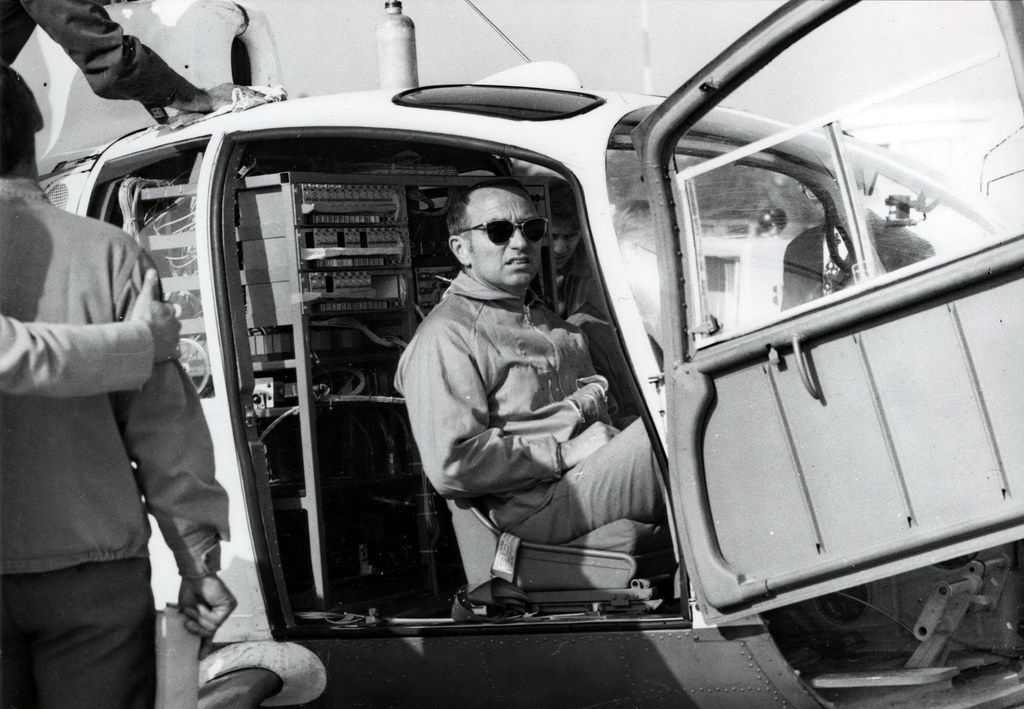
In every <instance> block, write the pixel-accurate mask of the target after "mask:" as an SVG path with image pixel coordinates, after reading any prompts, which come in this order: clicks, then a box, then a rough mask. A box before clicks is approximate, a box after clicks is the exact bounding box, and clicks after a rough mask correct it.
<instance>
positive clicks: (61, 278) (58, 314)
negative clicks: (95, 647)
mask: <svg viewBox="0 0 1024 709" xmlns="http://www.w3.org/2000/svg"><path fill="white" fill-rule="evenodd" d="M150 267H152V260H151V259H149V257H148V255H147V254H146V253H145V252H143V251H142V250H141V249H140V248H139V247H138V246H137V245H136V244H135V243H134V242H133V241H132V240H131V239H130V238H129V237H128V236H127V235H126V234H124V233H123V232H122V231H120V230H119V229H117V228H115V227H113V226H110V225H108V224H103V223H101V222H98V221H96V220H93V219H86V218H84V217H77V216H74V215H71V214H68V213H66V212H63V211H61V210H59V209H57V208H55V207H52V206H51V205H50V204H49V203H48V202H46V200H45V198H44V197H43V194H42V192H41V191H40V190H39V188H38V186H36V185H35V184H34V183H33V182H32V181H29V180H20V179H0V313H3V314H4V315H6V316H9V317H12V318H16V319H18V320H21V321H23V322H29V321H33V320H36V319H38V320H40V321H47V322H57V323H69V324H89V323H109V322H115V321H117V320H120V319H122V318H123V317H124V316H125V315H126V314H127V313H128V312H130V309H131V305H132V303H133V301H134V299H135V297H136V296H137V295H138V293H139V291H140V289H141V287H142V282H143V276H144V274H145V271H146V269H147V268H150ZM111 366H118V365H117V363H116V362H111ZM0 466H2V468H0V572H2V573H4V574H14V573H35V572H43V571H49V570H53V569H59V568H65V567H69V566H74V565H77V564H81V563H84V562H96V561H113V560H118V559H126V558H132V557H140V556H146V555H147V543H148V540H149V534H150V530H149V523H148V520H147V517H146V513H147V512H149V513H150V514H152V515H153V516H154V517H155V518H156V520H157V523H158V524H159V525H160V530H161V532H162V533H163V536H164V539H165V540H166V541H167V544H168V546H169V547H170V548H171V551H172V552H174V556H175V559H176V561H177V562H178V568H179V571H182V572H183V573H190V572H191V570H192V569H194V568H196V567H198V566H199V562H200V560H201V557H202V555H203V552H205V551H207V550H209V549H210V548H211V547H213V546H215V545H216V541H217V538H218V537H220V538H223V539H226V538H227V535H228V526H227V521H228V518H227V495H226V493H225V492H224V490H223V488H221V486H220V485H219V484H218V483H217V482H216V480H215V479H214V463H213V446H212V442H211V440H210V433H209V430H208V429H207V426H206V421H205V419H204V417H203V413H202V408H201V407H200V402H199V398H198V396H197V395H196V392H195V389H194V387H193V386H192V384H191V382H190V381H189V380H188V378H187V377H186V376H185V374H184V372H183V371H182V369H181V366H180V365H179V364H178V363H177V362H168V363H162V364H157V365H155V366H154V367H153V373H152V376H151V377H150V379H149V380H148V381H147V382H146V383H145V385H143V386H142V387H141V388H140V389H135V390H129V391H122V392H118V393H116V394H110V395H104V394H98V395H93V396H77V397H70V398H52V397H41V396H34V395H10V394H0Z"/></svg>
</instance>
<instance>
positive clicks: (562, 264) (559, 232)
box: [551, 218, 580, 273]
mask: <svg viewBox="0 0 1024 709" xmlns="http://www.w3.org/2000/svg"><path fill="white" fill-rule="evenodd" d="M579 243H580V225H579V222H577V221H576V220H575V219H557V218H556V219H552V221H551V255H552V256H553V257H554V259H555V270H556V271H558V272H559V273H562V272H563V271H565V269H566V268H567V267H568V265H569V261H570V260H571V259H572V255H573V254H574V253H575V252H576V246H577V245H578V244H579Z"/></svg>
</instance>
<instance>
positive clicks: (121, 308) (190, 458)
mask: <svg viewBox="0 0 1024 709" xmlns="http://www.w3.org/2000/svg"><path fill="white" fill-rule="evenodd" d="M150 267H151V260H150V258H149V256H148V254H146V253H145V252H142V253H140V254H139V255H138V259H137V260H136V261H135V262H134V263H133V264H128V267H127V273H125V274H124V275H122V276H121V277H119V279H118V281H117V282H118V283H120V286H118V287H119V288H120V291H119V295H118V298H117V301H118V302H117V313H116V314H117V315H124V314H126V313H131V312H133V310H134V309H135V308H136V307H137V304H138V302H139V300H140V299H141V296H140V292H142V293H144V292H145V290H146V286H145V285H144V279H143V277H142V273H143V270H144V269H147V268H150ZM147 276H148V273H147ZM115 410H116V413H117V418H118V421H119V423H120V425H121V437H122V439H123V441H124V444H125V448H126V449H127V451H128V454H129V456H130V457H131V459H132V461H133V462H134V463H135V466H136V471H135V479H136V481H137V482H138V485H139V489H140V491H141V493H142V495H143V497H145V501H146V509H147V511H148V512H149V513H150V514H152V515H153V517H155V518H156V521H157V524H158V525H159V526H160V531H161V533H162V534H163V537H164V541H166V542H167V546H169V547H170V549H171V551H172V552H173V554H174V560H175V561H176V562H177V565H178V573H179V574H180V575H181V579H182V581H181V591H180V593H179V597H178V600H179V604H180V605H181V608H182V610H183V612H184V613H185V615H186V616H188V620H187V621H186V623H185V625H186V627H187V628H188V629H189V630H190V631H191V632H193V633H196V634H198V635H204V636H206V637H212V636H213V634H214V632H215V631H216V630H217V628H218V627H219V626H220V625H221V623H223V622H224V621H225V620H226V619H227V617H228V616H229V615H230V614H231V612H232V611H233V610H234V609H235V605H236V601H235V598H234V596H233V595H232V594H231V591H229V590H228V588H227V587H226V586H225V585H224V583H223V582H222V581H221V580H220V577H219V576H218V575H217V573H218V572H219V571H220V541H221V540H227V539H228V538H229V530H228V496H227V493H226V492H225V491H224V488H222V487H221V486H220V484H219V483H218V482H217V480H216V478H215V476H214V456H213V441H212V440H211V438H210V431H209V428H208V427H207V425H206V419H205V417H204V416H203V409H202V406H201V404H200V401H199V396H198V395H197V394H196V391H195V388H194V387H193V386H192V382H191V381H189V379H188V377H187V376H185V372H184V371H183V370H182V368H181V365H180V364H178V362H177V361H173V362H163V363H160V364H157V365H155V366H154V367H153V374H152V376H151V377H150V378H149V380H148V381H147V382H146V383H145V385H144V386H143V387H142V388H141V389H139V390H137V391H131V392H120V393H118V394H117V395H116V398H115Z"/></svg>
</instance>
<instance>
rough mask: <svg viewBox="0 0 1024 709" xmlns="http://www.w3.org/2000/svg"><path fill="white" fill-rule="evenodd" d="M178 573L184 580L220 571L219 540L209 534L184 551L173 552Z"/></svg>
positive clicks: (214, 535)
mask: <svg viewBox="0 0 1024 709" xmlns="http://www.w3.org/2000/svg"><path fill="white" fill-rule="evenodd" d="M174 560H175V561H176V562H177V564H178V573H179V574H180V575H181V577H182V578H184V579H195V578H202V577H203V576H212V575H214V574H216V573H217V572H218V571H220V538H219V537H218V536H217V535H216V534H209V535H206V536H204V537H202V538H200V539H198V540H197V541H196V542H195V543H194V544H192V545H190V546H188V547H186V548H185V549H181V550H176V551H175V552H174Z"/></svg>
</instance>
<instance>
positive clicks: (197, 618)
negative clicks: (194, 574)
mask: <svg viewBox="0 0 1024 709" xmlns="http://www.w3.org/2000/svg"><path fill="white" fill-rule="evenodd" d="M237 605H238V601H236V600H235V597H234V596H233V595H232V594H231V591H229V590H228V587H227V586H225V585H224V582H223V581H221V580H220V577H219V576H217V575H216V574H207V575H206V576H200V577H198V578H188V579H182V580H181V590H180V591H179V592H178V607H180V608H181V610H182V612H183V613H184V614H185V629H186V630H188V631H189V632H190V633H192V634H193V635H199V636H200V637H204V638H212V637H213V634H214V633H216V632H217V628H219V627H220V626H221V624H222V623H223V622H224V621H225V620H227V618H228V616H229V615H231V612H232V611H233V610H235V606H237Z"/></svg>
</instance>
